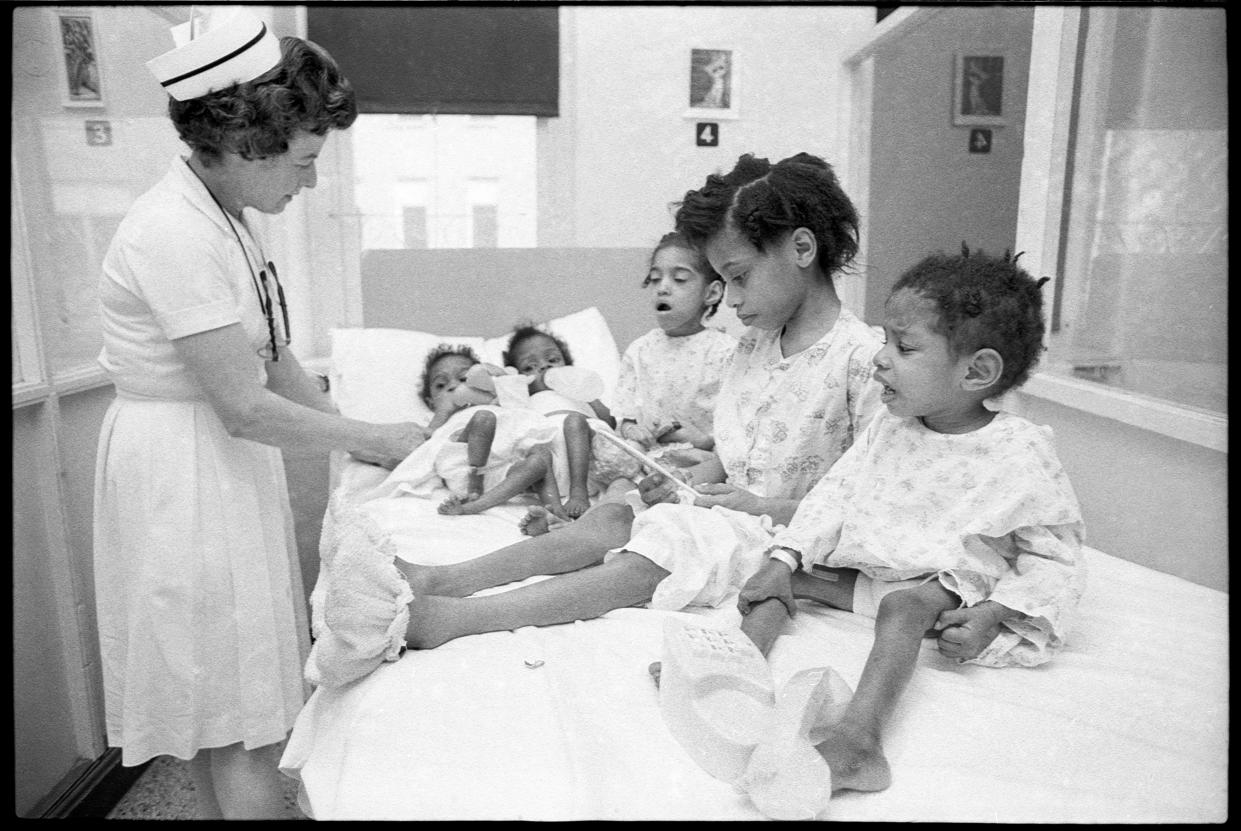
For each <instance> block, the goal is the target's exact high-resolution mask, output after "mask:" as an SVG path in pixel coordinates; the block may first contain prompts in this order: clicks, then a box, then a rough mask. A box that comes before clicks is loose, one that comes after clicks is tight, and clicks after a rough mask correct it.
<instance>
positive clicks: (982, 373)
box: [961, 349, 1004, 392]
mask: <svg viewBox="0 0 1241 831" xmlns="http://www.w3.org/2000/svg"><path fill="white" fill-rule="evenodd" d="M1003 372H1004V358H1003V356H1001V355H1000V353H999V352H996V351H995V350H994V349H979V350H978V351H977V352H975V353H974V354H973V355H972V356H970V362H969V366H968V367H967V368H966V370H965V378H964V380H962V382H961V386H962V388H964V389H966V390H968V391H970V392H980V391H982V390H985V389H987V388H988V387H990V386H992V385H993V384H995V383H996V382H997V381H999V380H1000V375H1001V374H1003Z"/></svg>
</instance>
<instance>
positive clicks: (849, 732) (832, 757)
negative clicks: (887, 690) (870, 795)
mask: <svg viewBox="0 0 1241 831" xmlns="http://www.w3.org/2000/svg"><path fill="white" fill-rule="evenodd" d="M816 732H818V735H819V736H821V737H822V741H820V742H819V743H818V744H817V745H815V749H816V750H818V751H819V754H820V755H821V756H822V757H823V758H824V759H825V760H826V761H827V766H828V767H829V768H831V770H832V791H833V792H835V791H844V790H850V791H882V790H884V789H885V788H887V787H888V786H889V785H891V784H892V768H891V766H890V765H889V764H888V759H887V757H886V756H884V755H883V747H881V746H880V744H879V739H878V737H877V736H874V735H873V734H870V733H867V732H865V731H862V730H858V729H856V728H853V727H850V726H849V725H848V724H846V723H845V722H838V723H836V724H833V725H831V726H830V727H827V728H824V729H823V730H820V731H816ZM816 738H817V737H816Z"/></svg>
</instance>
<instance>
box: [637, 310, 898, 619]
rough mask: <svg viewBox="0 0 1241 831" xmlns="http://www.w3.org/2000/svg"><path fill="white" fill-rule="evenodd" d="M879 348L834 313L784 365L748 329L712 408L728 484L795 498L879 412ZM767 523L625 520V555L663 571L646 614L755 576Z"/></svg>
mask: <svg viewBox="0 0 1241 831" xmlns="http://www.w3.org/2000/svg"><path fill="white" fill-rule="evenodd" d="M880 346H882V343H881V341H880V338H879V336H878V335H877V334H876V333H875V331H874V330H873V329H871V328H870V327H869V326H867V325H866V324H864V323H862V321H860V320H859V319H858V318H857V317H856V316H855V315H853V314H851V313H850V312H848V311H844V310H842V311H841V313H840V317H839V319H838V320H837V321H836V324H835V325H834V326H833V327H832V328H831V329H830V330H829V331H828V332H827V333H826V334H824V335H823V337H822V338H820V339H819V340H818V342H816V343H814V344H813V345H811V346H810V347H808V348H806V349H803V350H802V351H801V352H798V353H796V354H795V355H791V356H789V357H787V358H786V357H785V356H784V355H783V353H782V351H781V348H780V333H779V332H769V331H765V330H761V329H754V328H751V329H748V330H747V331H746V332H745V333H744V334H743V335H742V337H741V339H740V342H739V343H738V345H737V349H736V352H735V353H734V355H733V359H732V362H731V363H730V365H729V368H728V372H727V373H726V374H725V376H724V382H723V384H722V385H721V387H720V394H719V398H718V399H717V401H716V405H715V452H716V454H717V455H718V456H719V457H720V460H721V461H722V462H723V464H724V470H725V472H726V474H727V481H728V483H729V484H731V485H736V486H737V487H740V488H743V489H745V490H748V491H751V492H753V493H755V494H757V495H758V496H760V497H769V498H777V499H800V498H802V497H803V496H804V495H805V494H806V493H807V492H808V491H809V490H810V489H811V488H812V487H813V486H814V485H815V483H816V482H818V480H819V478H820V477H821V476H822V475H823V474H824V473H825V472H826V471H827V469H828V468H829V467H831V466H832V463H833V462H835V461H836V459H838V458H839V457H840V456H841V454H843V453H844V452H845V450H846V449H848V447H849V446H850V445H851V444H852V443H853V440H854V437H855V436H856V435H858V434H860V433H861V432H862V430H863V429H864V427H865V425H866V424H867V423H868V422H869V420H870V419H871V417H873V416H874V414H875V412H876V411H877V410H878V409H879V408H880V407H881V404H880V402H879V390H880V388H879V385H878V384H877V383H876V382H875V381H874V380H872V379H871V371H872V368H873V367H872V364H871V359H872V358H873V357H874V354H875V353H876V352H877V351H878V350H879V348H880ZM773 530H774V529H773V526H772V523H771V518H770V517H768V516H761V517H756V516H752V515H750V514H746V513H742V512H740V511H733V510H729V509H728V508H721V507H715V508H710V509H707V508H699V507H695V506H693V505H679V504H667V503H665V504H660V505H655V506H653V507H652V508H650V509H649V510H646V511H642V512H641V513H639V514H638V515H637V517H636V518H635V519H634V524H633V530H632V532H631V539H630V541H629V542H628V543H627V544H626V545H625V546H624V549H625V550H627V551H632V552H635V553H637V554H641V555H642V556H644V557H646V558H647V559H649V560H651V561H652V562H654V563H656V564H657V565H659V566H661V567H662V568H664V569H666V570H667V571H668V572H669V575H668V576H667V577H665V578H664V579H663V580H662V581H661V582H660V584H659V585H658V586H657V587H656V589H655V593H654V596H653V597H652V599H651V604H650V605H651V606H652V607H653V608H658V609H680V608H683V607H685V606H687V605H700V606H718V605H719V604H720V603H722V602H723V601H724V600H725V598H726V597H727V596H728V595H729V593H730V591H731V590H733V589H736V588H738V587H739V585H740V584H741V583H743V582H744V581H745V580H746V579H748V578H749V576H750V575H751V574H753V572H754V571H755V570H756V569H757V568H758V565H759V564H760V563H761V561H762V557H763V553H764V551H765V550H766V547H767V546H768V545H769V544H770V541H771V535H772V533H773Z"/></svg>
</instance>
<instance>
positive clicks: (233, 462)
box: [94, 158, 309, 765]
mask: <svg viewBox="0 0 1241 831" xmlns="http://www.w3.org/2000/svg"><path fill="white" fill-rule="evenodd" d="M234 224H236V225H237V229H238V233H239V234H240V235H241V237H242V238H243V239H244V240H245V243H244V244H245V245H246V247H247V250H246V251H244V252H243V249H242V247H241V246H240V245H238V241H237V238H236V237H235V236H234V233H233V231H232V230H231V229H230V227H229V225H228V222H227V220H226V219H225V216H224V214H223V212H222V210H221V209H220V207H219V206H218V205H217V204H216V203H215V201H214V200H213V199H212V197H211V195H210V193H209V192H208V191H207V189H206V187H205V186H204V185H203V184H202V182H200V181H199V179H198V178H197V176H195V175H194V173H193V171H192V170H190V168H189V167H188V165H187V164H186V163H185V161H184V160H183V159H181V158H177V159H174V161H173V163H172V168H171V170H170V171H169V172H168V174H167V175H166V176H165V177H164V179H163V180H162V181H160V182H159V184H157V185H156V186H155V187H154V188H152V189H151V190H150V191H148V192H147V193H145V194H144V195H142V196H141V197H139V198H138V199H137V200H136V201H135V202H134V204H133V206H132V208H131V209H130V211H129V213H128V214H127V215H126V217H125V219H124V220H122V222H121V224H120V227H119V228H118V230H117V233H116V236H115V237H114V239H113V240H112V244H111V246H110V247H109V249H108V252H107V255H106V256H105V258H104V264H103V277H102V280H101V284H100V299H101V304H102V321H101V322H102V327H103V350H102V351H101V353H100V356H99V361H100V364H101V365H102V366H103V368H104V369H105V370H107V372H108V374H109V376H110V378H111V379H112V381H113V382H114V383H115V385H116V399H115V401H114V402H113V403H112V405H111V406H110V408H109V409H108V412H107V414H106V416H105V418H104V423H103V428H102V430H101V434H100V439H99V454H98V459H97V464H96V474H95V526H94V546H95V602H96V609H97V612H98V622H99V640H100V647H101V654H102V662H103V681H104V699H105V709H106V726H107V734H108V743H109V745H112V746H119V747H121V748H122V749H123V752H122V762H123V764H125V765H137V764H141V763H142V762H144V761H146V760H148V759H150V758H151V757H153V756H156V755H161V754H168V755H172V756H176V757H179V758H183V759H186V758H190V757H192V756H193V755H194V754H195V753H197V751H198V750H199V749H202V748H211V747H221V746H224V745H229V744H234V743H237V742H241V743H243V744H244V746H245V747H246V748H247V749H250V748H255V747H261V746H264V745H269V744H273V743H275V742H279V741H281V740H283V739H284V738H285V736H286V735H287V734H288V731H289V730H290V729H291V728H292V726H293V723H294V720H295V719H296V717H297V714H298V711H299V710H300V709H301V706H302V703H303V701H304V700H305V695H306V693H307V690H306V688H305V686H304V682H303V680H302V673H301V668H302V663H303V660H304V658H305V656H306V654H307V653H308V651H309V637H308V633H309V628H308V623H307V621H306V611H305V608H304V601H303V597H304V595H303V593H302V588H301V575H300V572H299V570H298V567H297V565H296V564H297V562H298V560H297V553H296V550H295V546H294V535H293V520H292V514H291V511H290V508H289V499H288V492H287V489H286V485H285V479H284V466H283V462H282V459H281V455H280V451H279V450H278V449H277V448H274V447H270V446H267V445H263V444H258V443H256V442H251V441H248V440H245V439H237V438H232V437H230V436H229V435H228V433H227V432H226V430H225V429H224V425H223V424H222V423H221V421H220V419H219V417H218V416H217V415H216V413H215V411H214V410H213V409H212V408H211V406H210V405H209V404H208V403H207V401H206V400H205V397H204V394H203V391H202V389H201V388H200V387H199V385H198V384H197V382H196V381H195V379H194V377H193V376H192V374H191V373H190V371H189V369H188V368H187V367H186V365H185V364H184V363H182V362H181V360H180V359H179V358H178V356H177V353H176V350H175V349H174V347H173V345H172V343H171V341H172V340H173V339H175V338H179V337H184V336H186V335H192V334H195V333H198V332H204V331H208V330H211V329H216V328H219V327H222V326H226V325H229V324H234V323H238V322H240V323H241V324H242V326H243V327H244V329H245V331H246V334H247V335H248V336H249V340H250V343H251V345H252V346H253V348H254V351H252V353H251V354H252V355H253V367H252V371H253V373H254V376H255V378H256V379H257V380H259V381H263V380H264V378H265V375H264V369H263V359H262V358H261V357H260V356H259V354H258V350H259V349H260V348H262V347H264V346H266V344H267V342H268V330H267V323H266V319H265V318H264V316H263V314H262V312H261V310H260V307H259V303H258V299H257V295H256V291H255V288H254V286H253V283H252V277H251V272H250V269H249V268H248V267H247V264H246V259H245V257H247V256H249V257H250V258H251V259H250V262H251V264H252V266H253V268H254V271H255V273H257V272H258V270H259V269H260V268H261V267H263V266H264V265H265V263H264V261H263V259H262V254H261V251H260V249H259V247H258V246H257V245H256V244H255V243H254V240H253V239H252V238H251V237H250V235H249V234H248V232H247V230H246V228H245V227H244V226H243V225H242V224H241V223H234ZM278 315H279V313H278V312H277V316H278Z"/></svg>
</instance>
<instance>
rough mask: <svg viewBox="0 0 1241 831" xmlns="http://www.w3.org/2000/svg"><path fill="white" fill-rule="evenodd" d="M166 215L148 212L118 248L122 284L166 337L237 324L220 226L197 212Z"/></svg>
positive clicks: (232, 280) (233, 284)
mask: <svg viewBox="0 0 1241 831" xmlns="http://www.w3.org/2000/svg"><path fill="white" fill-rule="evenodd" d="M186 210H189V209H188V208H187V209H186ZM169 214H170V216H167V217H153V216H151V215H149V214H148V215H147V216H146V217H145V218H144V221H143V222H142V223H141V227H139V228H138V230H137V231H136V232H135V233H133V234H132V235H131V236H130V237H129V239H127V240H126V241H125V243H124V244H123V245H122V246H121V248H120V255H121V260H122V262H123V263H124V274H125V279H126V280H128V281H130V283H131V284H130V285H127V286H126V288H127V289H129V290H130V291H132V292H133V293H135V294H136V295H138V296H139V297H141V298H142V299H143V300H144V301H145V302H146V304H147V306H148V307H149V308H150V310H151V314H152V315H153V316H154V317H155V320H156V322H157V323H158V324H159V326H160V328H161V329H162V330H163V331H164V335H165V337H167V338H168V339H169V340H173V339H175V338H181V337H185V336H186V335H193V334H197V333H199V332H206V331H209V330H211V329H218V328H220V327H221V326H227V325H229V324H232V323H240V322H241V318H240V316H239V314H238V311H237V297H236V293H235V292H236V281H235V278H234V277H233V276H232V274H231V272H230V265H229V263H230V260H231V258H230V257H229V256H228V255H227V253H226V252H225V250H224V248H223V246H222V245H221V244H220V243H221V242H223V241H224V239H223V236H222V234H221V233H220V231H219V229H218V228H217V227H216V226H215V225H214V224H212V223H211V222H210V221H209V220H207V219H206V217H203V216H202V215H201V214H196V213H195V214H193V215H187V213H186V212H185V211H175V212H174V211H170V212H169ZM174 218H175V221H174ZM235 244H236V243H234V245H235Z"/></svg>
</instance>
